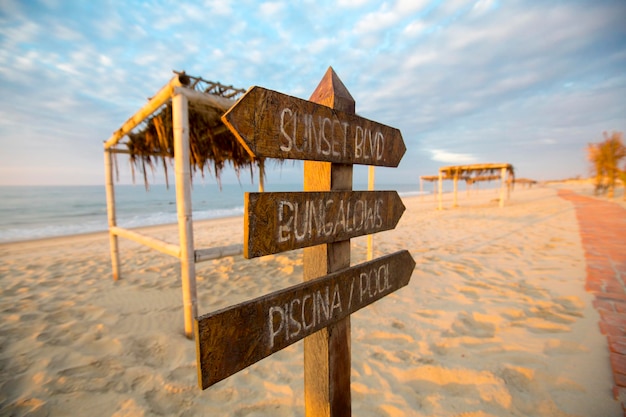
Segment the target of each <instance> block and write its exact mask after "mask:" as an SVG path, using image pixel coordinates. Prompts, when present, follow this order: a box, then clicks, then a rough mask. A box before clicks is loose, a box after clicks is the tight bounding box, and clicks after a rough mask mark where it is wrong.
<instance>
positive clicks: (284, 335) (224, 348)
mask: <svg viewBox="0 0 626 417" xmlns="http://www.w3.org/2000/svg"><path fill="white" fill-rule="evenodd" d="M414 268H415V261H414V260H413V258H412V257H411V254H410V253H409V252H408V251H406V250H403V251H399V252H396V253H393V254H391V255H387V256H384V257H381V258H378V259H376V260H373V261H369V262H366V263H363V264H361V265H357V266H354V267H351V268H349V269H346V270H343V271H340V272H336V273H333V274H329V275H326V276H324V277H322V278H318V279H315V280H312V281H307V282H303V283H301V284H298V285H295V286H293V287H290V288H286V289H284V290H280V291H277V292H274V293H272V294H268V295H265V296H262V297H259V298H256V299H254V300H250V301H246V302H244V303H241V304H238V305H235V306H230V307H227V308H225V309H222V310H219V311H216V312H213V313H210V314H206V315H204V316H201V317H199V318H197V319H196V320H195V339H196V348H197V349H196V352H197V355H198V358H197V362H198V364H199V366H198V381H199V384H200V386H201V387H202V389H206V388H208V387H209V386H211V385H213V384H215V383H216V382H218V381H221V380H222V379H224V378H227V377H228V376H230V375H233V374H234V373H236V372H238V371H240V370H242V369H244V368H246V367H248V366H250V365H252V364H253V363H255V362H257V361H259V360H261V359H263V358H265V357H267V356H269V355H271V354H273V353H275V352H277V351H279V350H281V349H283V348H285V347H287V346H289V345H291V344H293V343H296V342H297V341H299V340H301V339H302V338H304V337H306V336H309V335H311V334H313V333H315V332H317V331H318V330H320V329H323V328H325V327H327V326H329V325H332V324H334V323H337V322H338V321H340V320H342V319H343V318H345V317H347V316H349V315H350V314H352V313H354V312H355V311H358V310H360V309H361V308H363V307H365V306H367V305H369V304H371V303H373V302H374V301H377V300H379V299H381V298H383V297H385V296H386V295H388V294H390V293H392V292H394V291H396V290H398V289H399V288H402V287H404V286H406V285H407V284H408V283H409V281H410V279H411V274H412V272H413V269H414ZM346 344H347V346H349V341H347V342H346ZM348 366H349V364H348Z"/></svg>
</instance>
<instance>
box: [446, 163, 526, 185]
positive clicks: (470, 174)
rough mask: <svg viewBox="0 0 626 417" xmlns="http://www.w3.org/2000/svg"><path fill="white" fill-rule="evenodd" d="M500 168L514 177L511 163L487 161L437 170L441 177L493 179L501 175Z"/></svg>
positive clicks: (466, 179) (473, 180) (477, 179)
mask: <svg viewBox="0 0 626 417" xmlns="http://www.w3.org/2000/svg"><path fill="white" fill-rule="evenodd" d="M502 169H505V170H506V172H507V173H508V174H510V176H511V178H515V170H514V168H513V165H511V164H500V163H489V164H472V165H453V166H446V167H441V168H439V172H440V173H441V174H442V175H443V177H444V178H443V179H454V178H457V179H461V177H463V179H464V180H465V181H471V182H476V181H493V180H498V179H500V178H501V177H500V176H499V175H497V174H500V173H501V171H502Z"/></svg>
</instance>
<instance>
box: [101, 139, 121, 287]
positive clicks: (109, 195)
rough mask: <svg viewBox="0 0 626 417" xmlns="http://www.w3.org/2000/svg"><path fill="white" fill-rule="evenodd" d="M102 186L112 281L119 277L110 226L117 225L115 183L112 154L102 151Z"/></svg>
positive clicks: (113, 238) (117, 250) (115, 246)
mask: <svg viewBox="0 0 626 417" xmlns="http://www.w3.org/2000/svg"><path fill="white" fill-rule="evenodd" d="M104 177H105V178H104V187H105V190H106V199H107V220H108V225H109V245H110V247H111V269H112V270H113V281H117V280H118V279H119V278H120V248H119V245H118V241H117V235H116V234H115V233H113V232H112V231H111V228H115V227H116V226H117V223H116V215H115V185H114V181H113V155H111V152H109V151H107V150H105V151H104Z"/></svg>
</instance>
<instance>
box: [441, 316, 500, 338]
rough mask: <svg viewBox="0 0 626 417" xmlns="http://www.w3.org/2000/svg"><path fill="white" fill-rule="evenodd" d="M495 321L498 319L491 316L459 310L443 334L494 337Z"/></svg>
mask: <svg viewBox="0 0 626 417" xmlns="http://www.w3.org/2000/svg"><path fill="white" fill-rule="evenodd" d="M496 321H498V319H497V318H496V317H493V316H488V315H486V314H480V313H475V312H474V313H468V312H466V311H462V312H460V313H459V314H458V315H457V317H456V320H454V322H452V326H451V328H450V329H449V330H447V331H446V332H445V333H444V335H445V336H450V337H455V336H472V337H479V338H489V337H494V336H495V334H496V327H497V326H496Z"/></svg>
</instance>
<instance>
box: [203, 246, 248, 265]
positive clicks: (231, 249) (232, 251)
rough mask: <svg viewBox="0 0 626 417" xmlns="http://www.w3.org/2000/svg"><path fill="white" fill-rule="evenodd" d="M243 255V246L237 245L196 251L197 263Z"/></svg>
mask: <svg viewBox="0 0 626 417" xmlns="http://www.w3.org/2000/svg"><path fill="white" fill-rule="evenodd" d="M242 253H243V245H241V244H235V245H228V246H219V247H216V248H208V249H196V251H195V256H194V259H195V262H196V263H200V262H205V261H210V260H213V259H220V258H225V257H227V256H237V255H241V254H242Z"/></svg>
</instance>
